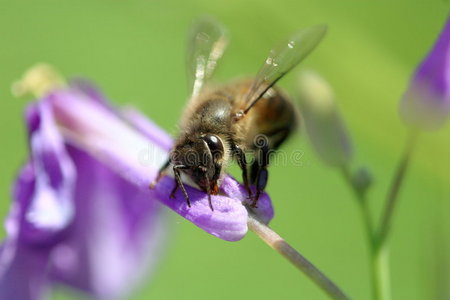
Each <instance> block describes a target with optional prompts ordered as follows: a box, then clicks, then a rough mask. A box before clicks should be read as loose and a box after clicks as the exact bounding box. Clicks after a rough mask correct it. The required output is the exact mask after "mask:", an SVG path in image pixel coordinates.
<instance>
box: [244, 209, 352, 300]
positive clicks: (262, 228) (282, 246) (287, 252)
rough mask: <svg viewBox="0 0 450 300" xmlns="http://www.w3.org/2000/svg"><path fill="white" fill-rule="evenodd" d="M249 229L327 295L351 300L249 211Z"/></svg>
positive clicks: (342, 299) (336, 299)
mask: <svg viewBox="0 0 450 300" xmlns="http://www.w3.org/2000/svg"><path fill="white" fill-rule="evenodd" d="M248 227H249V229H250V230H251V231H253V232H254V233H255V234H256V235H257V236H258V237H260V238H261V239H262V240H263V241H264V242H265V243H266V244H267V245H269V246H270V247H272V248H273V249H274V250H276V251H277V252H278V253H280V254H281V255H283V256H284V257H285V258H286V259H287V260H289V261H290V262H291V263H292V264H293V265H294V266H295V267H296V268H297V269H299V270H300V271H302V272H303V273H304V274H305V275H306V276H308V277H309V279H311V280H312V281H313V282H314V283H315V284H317V285H318V286H319V287H320V288H321V289H322V290H323V291H324V292H325V293H327V294H328V296H330V298H331V299H335V300H348V299H350V298H349V297H348V296H347V295H345V294H344V292H343V291H342V290H341V289H340V288H339V287H338V286H337V285H335V284H334V283H333V282H332V281H331V280H330V279H329V278H328V277H327V276H325V274H323V273H322V272H321V271H320V270H319V269H317V268H316V267H315V266H314V265H313V264H312V263H311V262H309V261H308V260H307V259H306V258H305V257H304V256H303V255H301V254H300V253H299V252H298V251H297V250H295V249H294V248H293V247H292V246H291V245H289V244H288V243H287V242H286V241H285V240H284V239H283V238H282V237H281V236H279V235H278V234H277V233H276V232H275V231H273V230H272V229H271V228H270V227H269V226H267V225H266V224H264V223H263V222H261V221H260V220H259V219H258V217H257V216H256V215H255V214H254V213H253V212H252V211H251V210H250V209H249V210H248Z"/></svg>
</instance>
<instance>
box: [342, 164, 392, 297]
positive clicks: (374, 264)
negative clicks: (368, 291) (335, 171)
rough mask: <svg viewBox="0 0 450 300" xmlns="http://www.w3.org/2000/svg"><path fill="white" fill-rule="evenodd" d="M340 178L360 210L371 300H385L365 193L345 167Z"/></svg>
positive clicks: (373, 231)
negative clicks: (367, 260) (367, 261)
mask: <svg viewBox="0 0 450 300" xmlns="http://www.w3.org/2000/svg"><path fill="white" fill-rule="evenodd" d="M341 171H342V176H343V177H344V179H345V181H346V182H347V183H348V185H349V187H350V189H351V190H352V191H353V192H354V195H355V198H356V200H357V204H358V208H359V210H360V215H361V218H362V222H363V224H364V229H365V233H366V237H367V245H368V250H369V257H370V264H369V268H370V276H371V283H372V298H373V299H374V300H380V299H385V298H383V297H382V295H383V294H386V292H384V290H385V285H383V282H384V280H383V278H382V276H381V274H385V273H384V272H381V269H380V268H379V266H380V265H379V264H378V259H377V257H376V252H375V230H374V227H373V225H372V219H371V216H370V211H369V207H368V205H367V201H366V193H365V192H363V191H361V190H359V189H358V188H357V187H356V186H355V184H354V182H353V180H352V176H351V173H350V170H349V169H348V167H347V166H343V167H342V169H341Z"/></svg>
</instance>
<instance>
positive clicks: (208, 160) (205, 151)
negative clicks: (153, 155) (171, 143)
mask: <svg viewBox="0 0 450 300" xmlns="http://www.w3.org/2000/svg"><path fill="white" fill-rule="evenodd" d="M224 153H225V148H224V145H223V142H222V140H221V139H220V138H219V137H218V136H217V135H214V134H200V135H199V136H198V137H195V138H191V139H188V140H185V141H183V142H182V143H178V144H177V145H176V146H175V148H174V149H173V151H172V153H171V156H170V159H171V162H172V164H174V165H182V166H184V167H185V168H183V172H184V173H185V174H187V175H188V176H189V177H191V179H192V180H193V181H194V182H195V183H196V184H197V185H198V186H199V187H200V188H201V189H202V190H204V191H206V192H208V193H210V194H213V195H216V194H217V193H218V192H219V186H218V181H219V179H220V175H221V171H222V161H223V157H224Z"/></svg>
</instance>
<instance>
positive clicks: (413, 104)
mask: <svg viewBox="0 0 450 300" xmlns="http://www.w3.org/2000/svg"><path fill="white" fill-rule="evenodd" d="M449 113H450V18H449V19H448V20H447V23H446V24H445V27H444V29H443V31H442V32H441V34H440V36H439V37H438V39H437V41H436V43H435V44H434V47H433V48H432V49H431V51H430V53H429V54H428V55H427V56H426V57H425V59H424V60H423V61H422V63H421V64H420V65H419V67H418V68H417V70H416V72H415V73H414V75H413V78H412V80H411V82H410V84H409V87H408V89H407V90H406V92H405V94H404V95H403V98H402V101H401V102H400V116H401V117H402V119H403V120H404V121H405V122H406V123H408V124H409V125H412V126H415V127H419V128H422V129H438V128H439V127H441V126H442V125H443V123H444V122H445V120H446V119H447V117H448V115H449Z"/></svg>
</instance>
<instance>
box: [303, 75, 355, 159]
mask: <svg viewBox="0 0 450 300" xmlns="http://www.w3.org/2000/svg"><path fill="white" fill-rule="evenodd" d="M298 93H299V100H300V101H299V104H300V108H301V111H302V115H303V119H304V122H305V127H306V131H307V133H308V135H309V138H310V140H311V143H312V145H313V147H314V149H315V150H316V152H317V154H318V155H319V157H320V158H321V159H322V160H323V161H324V162H326V163H327V164H329V165H331V166H343V165H346V164H348V163H349V162H350V159H351V157H352V153H353V148H352V145H351V141H350V137H349V136H348V134H347V129H346V127H345V125H344V122H343V121H342V118H341V116H340V114H339V110H338V107H337V105H336V102H335V97H334V93H333V91H332V89H331V87H330V85H329V84H328V83H327V82H326V81H325V80H324V79H323V78H322V77H320V76H319V75H318V74H317V73H315V72H312V71H307V72H303V73H301V74H300V76H299V79H298Z"/></svg>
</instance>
